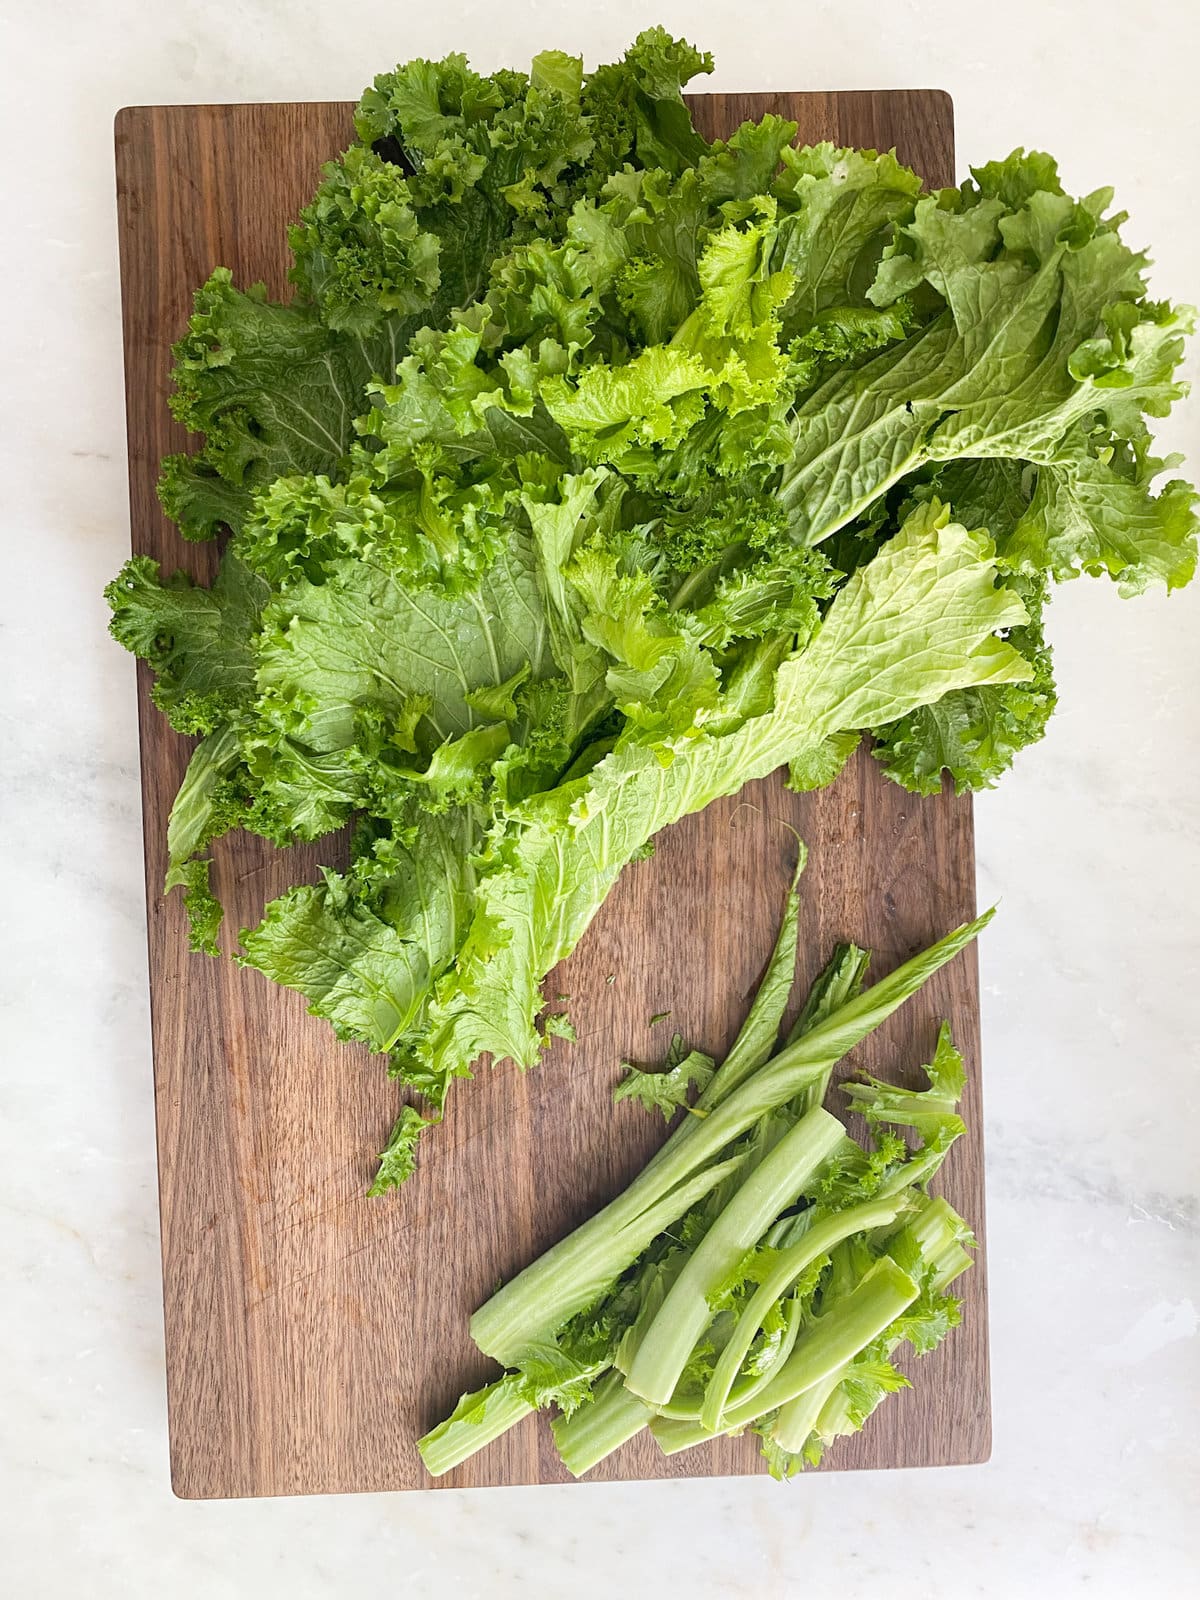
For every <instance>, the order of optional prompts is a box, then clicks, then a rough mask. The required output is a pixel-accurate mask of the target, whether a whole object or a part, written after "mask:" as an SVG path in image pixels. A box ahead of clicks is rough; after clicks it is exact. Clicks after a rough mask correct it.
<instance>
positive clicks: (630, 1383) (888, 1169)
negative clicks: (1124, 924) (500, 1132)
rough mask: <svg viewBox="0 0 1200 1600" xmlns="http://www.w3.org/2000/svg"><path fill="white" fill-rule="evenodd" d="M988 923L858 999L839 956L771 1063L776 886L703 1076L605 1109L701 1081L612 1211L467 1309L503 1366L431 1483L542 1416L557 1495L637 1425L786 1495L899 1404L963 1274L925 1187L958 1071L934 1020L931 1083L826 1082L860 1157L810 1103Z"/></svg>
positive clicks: (789, 941)
mask: <svg viewBox="0 0 1200 1600" xmlns="http://www.w3.org/2000/svg"><path fill="white" fill-rule="evenodd" d="M988 915H989V916H990V913H989V914H988ZM987 920H988V917H987V916H985V917H981V918H980V919H979V920H978V921H977V922H974V923H971V924H969V925H967V926H966V927H963V928H959V929H956V930H955V931H954V932H953V933H952V934H949V935H948V936H947V937H946V938H944V939H942V940H940V941H939V942H938V943H937V944H935V945H933V946H931V947H930V949H928V950H926V951H924V952H922V953H921V954H920V955H917V956H914V957H913V958H912V960H910V961H908V962H906V963H905V964H904V965H903V966H902V967H899V968H898V969H897V970H896V971H895V972H893V973H891V974H890V975H889V976H888V977H887V978H884V979H883V980H882V981H881V982H880V983H877V984H875V985H873V986H872V987H871V988H869V989H867V990H865V991H864V989H863V987H862V982H863V977H864V975H865V972H866V967H867V960H868V957H867V953H866V952H865V951H863V950H860V949H858V948H857V947H855V946H853V945H846V946H842V947H840V948H839V949H838V950H837V951H835V953H834V956H833V959H832V960H831V962H830V963H829V965H828V967H826V969H825V971H824V973H822V975H821V977H820V978H819V979H818V980H817V982H816V984H815V985H814V987H813V989H812V991H811V993H810V995H809V997H808V1000H807V1002H806V1004H805V1005H804V1007H803V1009H802V1011H801V1012H800V1015H799V1017H798V1019H797V1021H796V1022H795V1024H794V1025H793V1027H792V1029H791V1030H790V1032H789V1034H788V1036H787V1039H786V1041H785V1042H784V1043H783V1045H782V1047H780V1045H779V1037H778V1036H779V1030H780V1024H781V1022H782V1019H783V1015H784V1012H785V1010H786V1008H787V1005H788V1001H789V998H790V994H791V990H792V985H793V981H794V977H795V962H796V927H797V921H798V900H797V896H796V894H795V891H794V890H793V893H792V895H791V896H790V898H789V904H788V909H787V913H786V915H785V918H784V923H783V928H782V930H781V932H780V936H779V939H778V941H777V943H776V947H775V953H774V955H773V957H772V960H771V963H770V966H769V967H768V970H767V974H766V977H765V979H764V981H763V985H762V988H761V989H760V991H759V994H758V996H757V998H756V1000H755V1003H754V1005H753V1007H752V1008H751V1011H750V1013H749V1015H748V1016H747V1018H746V1021H745V1023H744V1024H743V1026H742V1029H741V1032H740V1033H739V1035H738V1037H737V1040H736V1041H735V1043H734V1045H733V1049H732V1050H731V1052H730V1054H729V1055H728V1056H727V1057H726V1059H725V1061H724V1062H723V1063H722V1064H721V1066H720V1068H719V1069H718V1070H716V1071H714V1070H713V1063H712V1062H710V1061H708V1060H707V1058H705V1057H698V1056H695V1055H693V1056H689V1057H686V1058H683V1059H681V1060H678V1061H676V1062H674V1063H673V1064H671V1065H670V1067H669V1070H668V1071H667V1072H666V1073H665V1074H664V1076H665V1077H666V1078H667V1079H668V1080H669V1082H668V1084H667V1085H666V1086H665V1087H664V1089H663V1091H662V1092H656V1091H654V1090H652V1089H651V1087H650V1086H649V1085H648V1084H647V1083H646V1082H644V1081H642V1080H645V1079H648V1078H649V1077H651V1076H652V1074H646V1073H643V1074H640V1075H639V1076H627V1077H626V1079H625V1080H624V1082H623V1083H622V1084H619V1085H618V1087H617V1090H616V1092H615V1095H614V1098H626V1097H628V1093H627V1086H628V1085H630V1084H633V1085H634V1097H636V1098H640V1099H643V1100H644V1101H645V1102H646V1104H647V1105H649V1106H652V1107H655V1108H658V1109H662V1108H663V1107H664V1105H665V1104H666V1103H667V1102H668V1101H671V1100H673V1101H674V1102H675V1104H676V1105H677V1106H678V1105H684V1104H686V1090H685V1087H684V1085H685V1083H686V1077H687V1071H688V1065H689V1063H690V1066H691V1069H692V1073H693V1077H694V1079H695V1081H696V1082H697V1083H698V1084H699V1085H701V1086H702V1087H701V1092H700V1094H699V1096H698V1098H697V1099H696V1101H695V1104H694V1105H692V1106H690V1107H689V1108H688V1109H689V1113H690V1114H689V1115H687V1116H685V1117H684V1118H683V1120H682V1121H681V1122H680V1124H679V1125H678V1126H677V1128H676V1129H675V1131H674V1133H673V1134H672V1135H671V1136H670V1138H669V1139H668V1140H667V1142H666V1144H665V1145H664V1146H663V1148H662V1149H661V1150H660V1151H659V1152H658V1154H657V1155H656V1156H655V1157H654V1158H653V1159H652V1160H651V1162H650V1164H649V1165H648V1166H647V1167H646V1168H645V1170H644V1171H643V1172H642V1174H641V1176H640V1177H638V1178H637V1179H636V1180H635V1181H634V1182H633V1183H632V1184H631V1185H630V1187H629V1188H628V1189H627V1190H626V1191H625V1193H624V1194H622V1195H620V1196H618V1198H617V1199H615V1200H614V1201H612V1202H611V1204H609V1205H608V1206H606V1207H605V1208H604V1210H603V1211H601V1212H599V1213H598V1214H597V1215H596V1216H595V1217H593V1218H591V1219H590V1220H589V1221H588V1222H586V1223H584V1224H583V1226H582V1227H580V1228H577V1229H576V1231H575V1232H574V1233H573V1234H570V1235H569V1236H568V1237H567V1238H566V1239H564V1240H562V1241H561V1242H560V1243H558V1244H556V1245H555V1246H554V1247H553V1248H552V1249H551V1250H549V1251H548V1252H547V1253H546V1254H545V1255H544V1256H542V1257H541V1259H540V1260H538V1261H536V1262H535V1263H534V1264H533V1265H532V1266H530V1267H527V1268H526V1269H525V1271H524V1272H522V1273H520V1274H519V1276H518V1277H516V1278H514V1279H513V1280H512V1282H511V1283H508V1284H506V1285H505V1286H504V1287H503V1288H501V1289H500V1290H498V1291H497V1293H496V1294H495V1295H493V1296H492V1298H491V1299H490V1300H489V1301H488V1302H487V1304H486V1305H484V1306H482V1307H481V1308H480V1310H478V1311H477V1312H476V1313H475V1315H474V1317H473V1318H472V1319H471V1333H472V1336H473V1338H474V1340H475V1342H476V1344H478V1346H479V1347H480V1349H481V1350H483V1351H484V1353H485V1354H487V1355H491V1356H493V1357H495V1358H496V1359H497V1360H499V1361H500V1362H502V1363H503V1365H504V1366H505V1367H506V1368H507V1369H508V1370H507V1371H506V1372H505V1373H504V1374H503V1375H502V1376H500V1377H499V1378H496V1379H495V1380H494V1381H493V1382H491V1383H489V1384H488V1385H486V1386H485V1387H484V1388H483V1389H481V1390H477V1391H476V1392H475V1393H473V1394H468V1395H464V1396H463V1398H462V1399H461V1400H460V1401H459V1403H458V1405H457V1406H456V1407H455V1409H454V1411H453V1412H452V1413H451V1415H450V1416H449V1417H448V1418H447V1419H446V1420H445V1421H444V1422H442V1423H441V1424H439V1425H438V1426H437V1427H436V1428H434V1429H433V1430H432V1431H431V1432H430V1433H428V1434H426V1436H425V1437H424V1438H423V1439H422V1440H421V1441H420V1444H419V1448H420V1451H421V1455H422V1458H423V1460H424V1462H425V1465H426V1467H427V1468H428V1470H429V1471H430V1472H431V1473H432V1474H434V1475H435V1476H440V1475H441V1474H442V1473H444V1472H447V1471H449V1470H450V1469H451V1468H452V1467H455V1466H458V1465H459V1464H460V1463H461V1462H463V1461H465V1460H466V1459H467V1458H468V1457H469V1456H471V1455H474V1454H475V1453H476V1452H477V1451H479V1450H481V1449H483V1448H484V1447H485V1446H486V1445H488V1444H490V1443H491V1442H492V1441H493V1440H494V1439H496V1438H497V1437H499V1435H500V1434H502V1433H504V1432H505V1431H507V1429H508V1428H510V1427H512V1426H513V1425H514V1424H515V1423H517V1422H519V1421H520V1420H521V1419H522V1418H523V1417H525V1416H527V1415H529V1413H530V1412H532V1411H535V1410H541V1409H544V1408H548V1407H554V1408H556V1411H557V1415H556V1416H555V1417H554V1420H553V1422H552V1424H551V1427H552V1430H553V1434H554V1441H555V1444H556V1445H557V1447H558V1451H559V1454H560V1455H561V1457H562V1460H563V1462H564V1464H565V1465H566V1467H567V1468H568V1470H569V1471H570V1472H572V1473H573V1474H574V1475H575V1476H576V1477H578V1476H580V1475H581V1474H582V1473H585V1472H588V1471H590V1470H591V1468H592V1467H594V1466H595V1465H596V1464H597V1463H598V1462H600V1461H602V1460H603V1459H604V1458H605V1457H606V1456H608V1455H610V1454H611V1453H612V1452H613V1451H614V1450H616V1449H618V1448H619V1447H620V1446H621V1445H622V1444H624V1443H626V1442H627V1441H628V1440H629V1439H631V1438H632V1437H633V1436H634V1435H635V1434H636V1433H639V1432H641V1430H642V1429H643V1428H647V1427H648V1428H649V1430H650V1432H651V1434H652V1435H653V1437H654V1439H655V1440H656V1441H657V1443H658V1445H659V1446H660V1448H661V1449H662V1450H663V1451H664V1452H665V1453H666V1454H668V1455H671V1454H674V1453H675V1452H677V1451H680V1450H686V1449H689V1448H691V1447H692V1446H694V1445H698V1444H704V1443H707V1442H709V1441H710V1440H712V1439H713V1438H714V1437H718V1436H720V1435H722V1434H729V1433H741V1432H744V1431H745V1430H746V1429H747V1428H749V1429H751V1430H753V1431H754V1432H755V1433H756V1434H758V1435H759V1436H760V1438H761V1440H762V1449H763V1454H764V1455H765V1456H766V1458H767V1463H768V1466H769V1468H770V1471H771V1472H772V1473H773V1474H774V1475H775V1476H776V1477H788V1476H790V1475H791V1474H792V1473H793V1472H796V1471H800V1470H803V1468H804V1467H806V1466H815V1465H816V1464H817V1463H818V1462H819V1461H820V1460H821V1457H822V1455H823V1453H824V1451H825V1449H826V1447H827V1446H828V1445H829V1444H830V1443H831V1442H832V1441H833V1440H834V1439H835V1438H837V1437H838V1436H839V1435H842V1434H848V1433H854V1432H857V1430H858V1429H860V1428H861V1427H862V1426H863V1424H864V1423H865V1422H866V1420H867V1418H868V1417H869V1416H870V1415H871V1413H872V1412H873V1411H874V1410H875V1408H876V1406H878V1405H879V1403H880V1402H881V1401H882V1400H884V1399H885V1398H886V1397H887V1395H889V1394H891V1393H893V1392H895V1391H896V1390H897V1389H901V1388H906V1387H907V1386H908V1378H907V1377H906V1376H905V1375H904V1373H903V1372H902V1371H901V1370H900V1368H899V1367H898V1366H897V1365H896V1364H895V1360H894V1358H895V1357H896V1355H897V1353H898V1352H901V1351H902V1349H903V1347H907V1348H908V1349H909V1350H910V1351H911V1352H913V1353H915V1354H916V1355H918V1356H920V1355H924V1354H925V1353H926V1352H927V1351H929V1350H932V1349H934V1348H935V1346H936V1345H938V1344H939V1343H940V1342H941V1340H942V1339H943V1338H944V1337H945V1335H946V1334H947V1333H948V1332H949V1331H950V1329H951V1328H953V1327H954V1326H956V1324H957V1323H958V1321H959V1303H958V1301H957V1300H956V1299H955V1297H954V1296H953V1295H952V1294H951V1293H950V1292H949V1291H950V1286H951V1285H952V1284H953V1282H954V1280H955V1279H956V1278H957V1277H958V1276H959V1275H960V1274H961V1273H962V1272H964V1271H965V1270H966V1269H967V1268H968V1267H969V1266H970V1265H971V1257H970V1255H969V1254H968V1250H969V1248H970V1247H971V1245H972V1244H973V1242H974V1241H973V1239H972V1237H971V1234H970V1232H969V1230H968V1228H967V1226H966V1224H965V1223H964V1221H963V1219H962V1218H961V1217H960V1216H958V1214H957V1213H956V1212H955V1211H954V1210H953V1209H952V1208H951V1207H950V1206H949V1205H948V1204H947V1202H946V1201H945V1200H943V1199H931V1198H930V1197H929V1195H928V1192H927V1186H928V1183H929V1180H930V1178H931V1177H932V1176H933V1174H934V1173H935V1172H936V1171H937V1170H938V1168H939V1167H940V1166H941V1164H942V1162H943V1160H944V1159H945V1157H946V1154H947V1152H948V1151H949V1149H950V1147H951V1145H952V1144H953V1143H954V1141H955V1140H956V1139H957V1138H958V1137H959V1136H960V1135H961V1134H962V1132H963V1123H962V1120H961V1119H960V1117H959V1116H958V1113H957V1105H958V1100H959V1097H960V1095H961V1094H962V1090H963V1085H964V1082H965V1071H964V1067H963V1062H962V1058H961V1057H960V1056H959V1054H958V1052H957V1051H956V1050H955V1048H954V1046H953V1044H952V1043H951V1039H950V1032H949V1029H948V1028H947V1027H946V1026H945V1025H944V1024H943V1026H942V1030H941V1033H940V1035H939V1037H938V1042H937V1049H936V1052H935V1054H934V1057H933V1060H932V1062H931V1063H930V1064H929V1065H928V1066H927V1067H925V1068H924V1069H923V1070H924V1074H925V1077H926V1079H927V1082H928V1087H927V1088H925V1089H923V1090H919V1091H917V1090H908V1089H904V1088H900V1087H897V1086H896V1085H893V1084H888V1083H885V1082H883V1081H882V1080H880V1079H878V1078H866V1079H864V1080H862V1081H859V1082H849V1083H846V1084H845V1085H844V1086H843V1088H844V1090H845V1093H846V1094H847V1095H848V1096H849V1098H850V1101H851V1106H852V1108H853V1109H854V1110H856V1111H858V1112H860V1113H861V1114H862V1115H863V1117H864V1118H865V1122H866V1126H867V1129H868V1142H867V1143H866V1144H865V1145H864V1144H861V1143H859V1142H857V1141H856V1140H854V1139H851V1138H850V1137H849V1135H848V1134H847V1133H846V1131H845V1129H844V1128H843V1127H842V1124H841V1123H840V1122H839V1121H838V1120H837V1118H836V1117H833V1116H831V1115H830V1114H829V1113H828V1112H827V1111H824V1110H823V1109H822V1108H821V1101H822V1100H823V1099H824V1097H825V1093H826V1090H827V1088H828V1084H829V1079H830V1075H831V1073H832V1071H833V1068H834V1066H835V1065H836V1063H837V1062H838V1060H840V1058H841V1057H842V1056H843V1055H844V1054H845V1053H846V1052H847V1051H848V1050H850V1049H852V1048H853V1047H854V1045H855V1044H857V1043H858V1042H859V1041H860V1040H862V1039H863V1038H864V1037H865V1036H866V1035H867V1034H868V1033H869V1032H871V1031H872V1029H874V1028H876V1027H878V1026H879V1024H880V1023H881V1022H883V1021H884V1019H885V1018H886V1017H888V1016H890V1015H891V1013H892V1012H893V1011H894V1010H895V1009H896V1008H897V1007H898V1006H899V1005H901V1004H902V1003H903V1001H904V1000H906V999H907V998H908V997H909V996H910V995H912V994H913V993H914V992H915V991H916V990H917V989H919V988H920V987H921V985H922V984H923V983H924V982H925V981H926V980H927V979H928V978H929V977H931V976H932V974H933V973H934V972H936V971H937V970H938V968H939V967H941V966H943V965H944V964H945V963H946V962H947V961H948V960H950V959H951V958H952V957H953V956H954V955H956V954H957V953H958V952H959V951H960V950H961V949H962V948H963V946H964V945H966V944H967V943H969V942H970V940H971V939H973V938H974V937H975V935H976V933H977V932H978V931H979V929H980V928H981V927H982V926H983V925H984V924H985V923H986V922H987ZM899 1130H903V1131H904V1132H905V1133H907V1134H908V1135H909V1136H910V1138H911V1139H912V1143H911V1145H910V1144H909V1143H908V1142H906V1139H905V1138H904V1137H903V1136H902V1133H901V1132H900V1131H899Z"/></svg>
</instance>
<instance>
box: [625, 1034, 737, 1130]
mask: <svg viewBox="0 0 1200 1600" xmlns="http://www.w3.org/2000/svg"><path fill="white" fill-rule="evenodd" d="M666 1014H667V1013H665V1012H664V1013H663V1015H664V1016H665V1015H666ZM714 1065H715V1063H714V1061H713V1059H712V1057H711V1056H706V1055H704V1054H703V1053H702V1052H701V1051H699V1050H686V1049H685V1048H684V1043H683V1038H682V1036H681V1035H680V1034H678V1033H677V1034H676V1035H675V1037H674V1039H673V1040H672V1041H671V1048H670V1050H669V1051H668V1052H667V1059H666V1062H665V1064H664V1066H663V1067H662V1068H661V1070H659V1071H657V1072H645V1071H643V1070H642V1068H641V1067H636V1066H634V1065H633V1063H632V1062H629V1061H626V1062H624V1063H623V1064H622V1067H621V1071H622V1072H623V1073H624V1074H625V1076H624V1077H623V1078H622V1079H621V1081H620V1082H619V1083H618V1084H617V1086H616V1087H615V1088H614V1089H613V1096H612V1097H613V1101H614V1103H616V1102H618V1101H621V1100H637V1101H640V1103H641V1104H642V1105H643V1106H644V1107H645V1108H646V1110H647V1111H661V1112H662V1114H663V1119H664V1121H666V1122H670V1120H671V1118H672V1117H673V1116H674V1115H675V1113H676V1112H677V1111H678V1110H679V1108H680V1106H686V1105H687V1103H688V1096H689V1095H690V1093H691V1091H692V1089H693V1088H697V1089H701V1090H703V1089H705V1088H707V1086H708V1083H709V1081H710V1079H711V1078H712V1075H713V1068H714Z"/></svg>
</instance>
